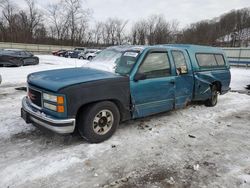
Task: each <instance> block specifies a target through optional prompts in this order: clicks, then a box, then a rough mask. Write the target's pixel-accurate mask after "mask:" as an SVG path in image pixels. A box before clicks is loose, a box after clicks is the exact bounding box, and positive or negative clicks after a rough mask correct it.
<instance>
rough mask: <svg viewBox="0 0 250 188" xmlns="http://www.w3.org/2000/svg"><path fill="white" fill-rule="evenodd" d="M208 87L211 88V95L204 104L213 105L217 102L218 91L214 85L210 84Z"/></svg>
mask: <svg viewBox="0 0 250 188" xmlns="http://www.w3.org/2000/svg"><path fill="white" fill-rule="evenodd" d="M210 89H211V96H210V98H209V99H207V101H206V102H205V105H206V106H209V107H213V106H216V104H217V102H218V94H219V92H218V89H217V87H216V85H212V86H211V87H210Z"/></svg>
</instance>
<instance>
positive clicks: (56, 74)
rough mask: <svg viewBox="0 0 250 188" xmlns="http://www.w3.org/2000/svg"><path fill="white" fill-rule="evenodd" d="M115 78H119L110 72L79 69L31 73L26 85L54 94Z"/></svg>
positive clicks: (85, 68)
mask: <svg viewBox="0 0 250 188" xmlns="http://www.w3.org/2000/svg"><path fill="white" fill-rule="evenodd" d="M117 77H121V76H120V75H117V74H115V73H111V72H106V71H102V70H97V69H92V68H87V67H81V68H68V69H57V70H50V71H42V72H36V73H32V74H30V75H28V83H29V84H31V85H34V86H37V87H41V88H44V89H47V90H50V91H54V92H56V91H58V90H60V89H62V88H65V87H67V86H71V85H75V84H80V83H84V82H91V81H96V80H104V79H112V78H117Z"/></svg>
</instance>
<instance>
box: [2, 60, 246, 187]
mask: <svg viewBox="0 0 250 188" xmlns="http://www.w3.org/2000/svg"><path fill="white" fill-rule="evenodd" d="M40 60H41V63H40V65H38V66H29V67H19V68H0V74H1V75H2V77H3V83H2V85H0V151H1V152H0V187H4V188H5V187H10V188H12V187H23V188H26V187H52V188H53V187H87V188H90V187H171V188H175V187H244V188H245V187H250V144H249V143H250V136H249V135H250V96H249V95H247V90H245V88H244V87H245V86H246V85H247V84H250V69H245V68H234V67H232V69H231V72H232V85H231V87H232V89H233V90H237V91H239V92H230V93H228V94H226V95H223V96H220V98H219V103H218V105H217V106H216V107H213V108H207V107H205V106H204V105H202V104H193V105H190V106H188V107H187V108H185V109H181V110H176V111H171V112H168V113H163V114H160V115H156V116H152V117H149V118H145V119H139V120H135V121H129V122H126V123H123V124H122V125H120V127H119V128H118V130H117V132H116V133H115V135H114V136H113V137H112V138H111V139H109V140H107V141H105V142H103V143H100V144H88V143H86V142H85V141H83V140H82V139H81V138H80V137H79V136H77V135H76V136H73V137H62V136H58V135H51V134H47V133H43V132H41V131H40V130H38V129H36V128H34V127H33V126H32V125H29V124H28V125H27V124H26V123H25V122H24V121H23V120H22V119H21V118H20V107H21V99H22V97H23V96H25V94H26V93H25V92H24V91H18V90H15V87H20V86H25V82H26V76H27V74H28V73H31V72H35V71H40V70H48V69H55V68H64V67H75V66H77V67H78V66H81V65H82V64H86V63H87V62H86V61H82V60H75V59H66V58H59V57H54V56H40ZM242 91H244V92H242Z"/></svg>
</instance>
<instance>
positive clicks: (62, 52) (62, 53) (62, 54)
mask: <svg viewBox="0 0 250 188" xmlns="http://www.w3.org/2000/svg"><path fill="white" fill-rule="evenodd" d="M68 51H69V50H64V51H61V52H58V53H57V56H60V57H65V55H66V53H67V52H68Z"/></svg>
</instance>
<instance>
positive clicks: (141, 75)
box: [134, 73, 147, 82]
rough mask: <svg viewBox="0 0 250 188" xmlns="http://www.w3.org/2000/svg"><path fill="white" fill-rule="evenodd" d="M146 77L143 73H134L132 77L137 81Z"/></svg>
mask: <svg viewBox="0 0 250 188" xmlns="http://www.w3.org/2000/svg"><path fill="white" fill-rule="evenodd" d="M146 78H147V76H146V74H143V73H136V75H135V77H134V81H135V82H137V81H139V80H145V79H146Z"/></svg>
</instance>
